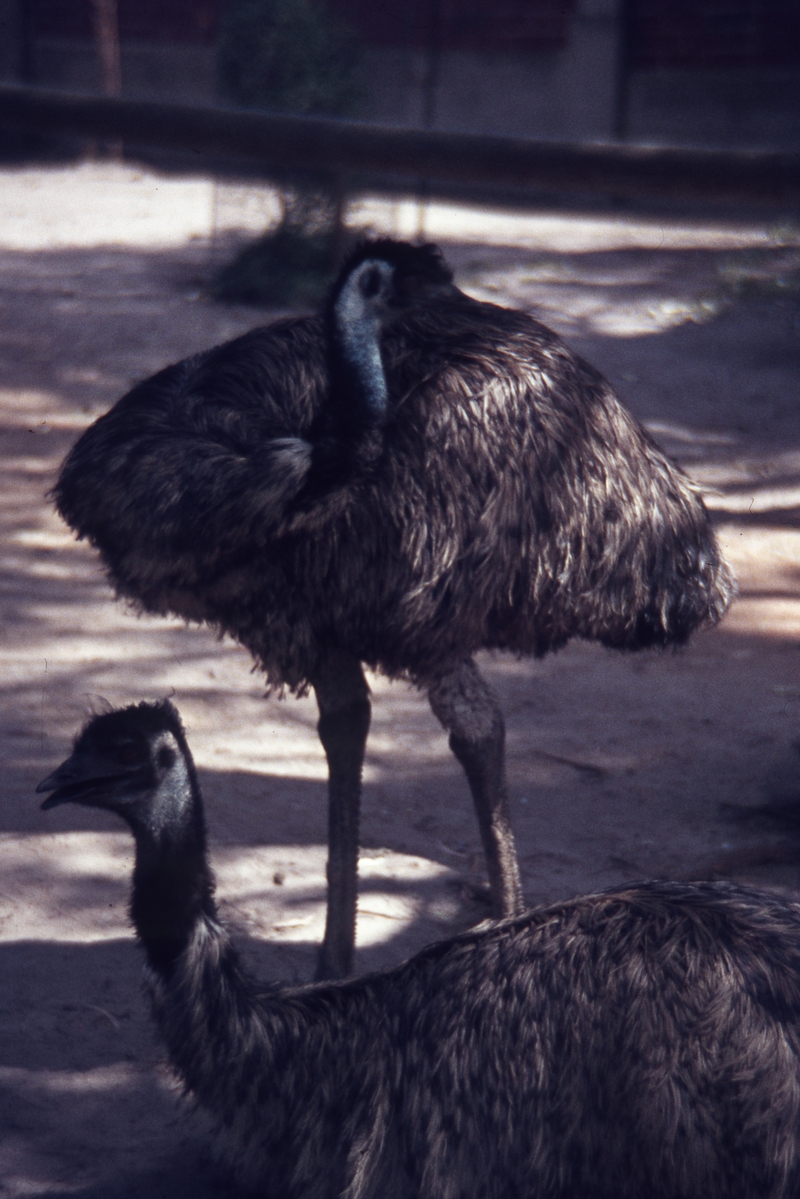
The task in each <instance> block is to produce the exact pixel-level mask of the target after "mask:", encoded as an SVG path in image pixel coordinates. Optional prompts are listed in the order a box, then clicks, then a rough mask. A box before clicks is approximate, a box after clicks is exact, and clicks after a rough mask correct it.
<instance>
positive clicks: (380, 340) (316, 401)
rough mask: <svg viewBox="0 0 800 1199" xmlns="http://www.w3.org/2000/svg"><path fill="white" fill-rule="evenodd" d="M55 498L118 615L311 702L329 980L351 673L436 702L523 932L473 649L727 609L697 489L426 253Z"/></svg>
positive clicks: (494, 743) (348, 859) (121, 447)
mask: <svg viewBox="0 0 800 1199" xmlns="http://www.w3.org/2000/svg"><path fill="white" fill-rule="evenodd" d="M54 494H55V498H56V502H57V505H58V509H59V511H60V512H61V514H62V515H63V517H64V518H65V520H66V521H67V522H68V523H69V524H70V525H71V526H72V528H73V529H75V530H76V531H77V532H78V534H79V535H80V536H82V537H88V538H90V540H91V541H92V542H93V544H95V545H96V546H97V547H98V549H99V550H100V552H101V555H102V557H103V561H104V563H105V565H106V567H107V569H108V572H109V576H110V578H111V580H112V582H113V583H114V585H115V587H116V589H117V591H118V592H119V593H120V594H121V595H123V596H126V597H128V598H129V599H132V600H133V601H134V602H135V603H137V604H138V605H139V606H140V607H142V608H144V609H145V610H147V611H149V612H159V613H166V612H174V613H177V614H179V615H181V616H184V617H186V618H187V619H188V620H196V621H205V622H207V623H209V624H211V625H213V626H214V627H216V628H218V629H220V630H222V631H225V632H227V633H229V634H231V635H232V636H234V637H236V638H237V639H238V640H239V641H240V642H241V643H242V644H243V645H245V646H246V647H247V648H248V649H249V650H250V652H251V653H252V654H253V656H254V658H255V659H256V661H257V662H258V663H259V664H260V665H261V666H262V667H263V669H264V671H265V672H266V675H267V677H268V679H269V681H270V682H271V683H273V684H276V685H279V686H283V685H285V686H288V687H289V688H290V689H292V690H294V691H297V692H301V691H303V690H304V689H305V688H306V687H307V686H308V684H309V683H311V684H313V685H314V687H315V690H316V692H317V698H318V700H319V703H320V710H321V721H320V735H321V737H322V740H323V744H324V745H325V749H326V753H327V754H328V759H329V764H330V770H331V820H330V829H331V833H330V836H331V855H332V856H331V866H330V869H329V877H330V880H331V893H332V894H333V892H334V891H335V890H336V888H338V887H339V885H340V882H341V880H347V879H349V880H350V881H349V882H347V883H346V887H345V889H346V890H347V898H343V899H341V901H337V903H340V906H342V905H343V907H342V911H344V908H345V907H346V908H347V909H348V911H349V913H350V914H349V915H348V916H346V917H345V916H343V917H342V920H343V924H342V929H343V931H341V932H340V933H337V934H336V939H338V940H339V941H341V942H342V945H343V944H344V942H345V941H347V939H348V938H349V939H350V950H345V949H343V948H342V947H341V945H340V947H339V949H337V950H336V953H335V955H334V956H335V959H336V960H335V962H332V961H329V962H328V963H327V965H324V966H323V967H322V969H323V970H332V971H334V972H338V973H341V972H343V971H346V970H347V969H348V968H349V957H348V954H349V952H350V951H351V949H352V925H353V921H354V919H355V859H356V854H357V835H358V831H357V830H358V815H357V805H358V787H359V776H360V769H361V761H362V759H363V751H364V743H365V739H366V733H367V728H368V724H369V703H368V699H367V694H368V693H367V688H366V684H365V682H364V679H363V675H362V674H361V671H360V666H359V664H360V663H367V664H368V665H369V666H371V667H373V668H374V669H376V670H380V671H383V672H384V673H385V674H388V675H390V676H402V675H405V676H407V677H409V678H411V679H413V680H415V681H416V682H417V683H419V684H420V685H422V686H425V687H427V689H428V692H429V696H430V700H431V704H432V707H433V710H434V712H435V713H436V715H437V717H438V718H439V719H440V720H441V722H442V724H443V725H444V726H445V728H446V729H447V730H448V732H449V733H450V735H451V740H450V743H451V746H452V748H453V750H454V752H455V753H456V756H457V757H458V759H459V761H460V762H461V763H462V765H463V766H464V768H465V771H466V773H467V777H468V779H469V782H470V785H471V788H472V792H473V797H474V799H475V803H476V809H477V812H478V819H479V824H480V828H481V835H482V838H483V843H484V848H485V850H486V854H487V860H488V865H489V874H490V881H491V883H492V889H493V896H494V903H495V913H496V914H497V915H503V914H505V915H508V914H511V913H512V912H513V911H514V910H516V909H517V908H518V906H519V903H520V899H521V893H520V888H519V876H518V872H517V867H516V859H515V855H514V848H513V838H512V836H511V832H510V827H509V825H508V819H507V812H506V792H505V782H504V773H503V760H504V759H503V720H502V714H501V712H500V709H499V705H498V704H497V701H496V699H495V697H494V696H493V695H492V693H491V691H490V690H489V688H488V687H487V686H486V684H485V683H484V682H483V680H482V679H481V678H480V675H479V674H478V672H477V670H476V668H475V666H474V664H473V663H472V662H471V660H470V657H471V655H472V654H473V653H474V652H475V651H476V650H478V649H480V648H481V647H490V648H492V647H496V648H500V649H509V650H512V651H516V652H520V653H530V654H543V653H545V652H546V651H547V650H551V649H555V648H558V647H559V646H562V645H564V644H565V643H566V642H567V641H568V640H569V639H570V638H571V637H586V638H592V639H595V640H598V641H600V642H602V643H603V644H604V645H609V646H614V647H618V648H622V649H637V648H640V647H643V646H648V645H666V644H680V643H681V642H683V641H685V640H686V638H687V637H688V636H689V634H690V633H691V632H692V630H693V629H695V628H696V627H697V626H698V625H701V624H703V623H713V622H715V621H716V620H718V619H719V618H720V616H721V615H722V614H723V612H724V611H725V609H726V607H727V605H728V603H729V601H730V598H731V594H732V590H733V584H732V580H731V575H730V573H729V571H728V568H727V567H726V565H725V564H724V562H723V561H722V559H721V557H720V554H719V550H718V547H717V543H716V540H715V537H714V533H713V530H712V528H711V525H710V523H709V520H708V515H707V513H706V511H705V509H704V507H703V503H702V500H701V498H700V496H699V494H698V493H697V491H696V489H695V488H694V487H693V486H692V485H691V484H690V482H689V481H688V480H687V478H686V476H685V475H684V474H683V473H682V472H681V471H680V470H679V468H678V467H676V466H675V465H674V464H673V463H671V462H670V461H669V460H668V459H667V458H666V457H665V455H664V454H663V453H662V452H661V451H660V450H659V449H658V447H657V446H656V445H655V444H654V443H653V441H652V439H651V438H650V437H649V436H648V434H647V433H646V432H645V431H644V430H643V429H642V427H641V426H640V425H639V424H638V423H637V421H636V420H634V418H633V417H632V416H631V415H630V414H629V413H628V412H626V411H625V409H624V408H623V407H622V406H621V404H620V403H619V401H618V400H617V398H616V397H615V395H614V393H613V392H612V390H611V388H610V387H609V385H608V384H607V383H606V382H605V380H604V379H603V378H602V377H601V376H600V375H599V374H598V373H597V372H596V371H595V370H594V369H593V368H592V367H590V366H589V365H587V363H585V362H583V361H582V360H581V359H580V358H578V357H577V356H576V355H575V354H573V353H572V352H571V351H570V350H569V349H567V347H566V346H565V345H564V344H563V342H561V341H560V339H559V338H558V337H557V336H556V335H555V334H554V333H552V332H551V331H550V330H549V329H546V328H545V327H544V326H543V325H541V324H539V323H538V322H537V321H535V320H533V319H532V318H531V317H529V316H527V315H525V314H524V313H522V312H516V311H511V310H509V309H505V308H499V307H497V306H496V305H493V304H484V303H479V302H477V301H476V300H472V299H470V298H469V297H467V296H465V295H464V294H463V293H462V292H460V291H458V289H457V288H455V287H454V286H453V285H452V283H451V282H450V273H449V271H448V270H447V268H446V266H445V264H444V262H443V260H442V259H441V256H440V255H439V253H438V251H437V250H436V249H435V247H422V248H419V249H415V248H413V247H411V246H406V245H403V244H402V243H395V242H387V241H381V242H375V243H366V244H365V245H364V246H362V247H361V248H360V249H359V250H358V251H356V253H355V254H354V255H353V256H352V257H351V259H350V260H349V261H348V262H347V263H346V264H345V267H344V268H343V271H342V273H341V275H340V278H339V280H338V281H337V284H336V285H335V287H334V289H333V291H332V294H331V297H330V300H329V302H328V304H327V306H326V309H325V312H324V313H323V316H322V317H319V318H317V317H301V318H294V319H290V320H284V321H279V322H277V323H276V324H274V325H270V326H269V327H267V328H263V329H254V330H253V331H252V332H250V333H247V334H246V335H245V336H244V337H240V338H238V339H237V340H236V341H233V342H230V343H228V344H227V345H223V346H220V347H218V348H217V349H213V350H210V351H208V352H207V353H204V354H200V355H198V356H196V357H195V358H191V359H187V360H186V361H185V362H182V363H179V364H178V365H177V366H172V367H169V368H167V369H166V370H164V371H162V372H161V373H160V374H158V375H156V376H154V377H153V378H152V379H148V380H146V381H145V382H144V383H141V384H140V385H139V386H138V387H136V388H134V390H133V391H131V392H130V393H129V394H128V395H127V396H125V397H124V398H123V399H121V400H120V401H119V402H118V403H117V404H116V405H115V406H114V407H113V408H112V409H111V411H110V412H109V413H107V415H105V416H103V417H101V418H100V419H99V420H98V421H96V422H95V424H94V425H92V426H91V428H90V429H88V430H87V431H86V432H85V433H84V434H83V436H82V437H81V438H80V439H79V440H78V442H77V444H76V445H75V447H74V448H73V450H72V451H71V453H70V454H69V456H68V458H67V460H66V462H65V463H64V466H63V468H62V471H61V475H60V478H59V480H58V483H57V485H56V488H55V492H54ZM334 760H335V762H334ZM337 780H338V781H337ZM337 797H338V798H337ZM334 843H336V845H338V846H339V848H336V849H334ZM341 885H342V886H345V883H344V882H341ZM332 903H333V901H332ZM348 927H349V931H348ZM332 935H333V934H332ZM326 940H327V937H326Z"/></svg>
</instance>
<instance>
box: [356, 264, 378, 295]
mask: <svg viewBox="0 0 800 1199" xmlns="http://www.w3.org/2000/svg"><path fill="white" fill-rule="evenodd" d="M360 287H361V294H362V296H363V297H364V299H365V300H371V299H372V297H373V296H376V295H377V294H378V292H379V291H380V289H381V273H380V271H379V270H378V268H377V267H376V266H373V267H370V269H369V270H368V271H365V272H364V274H363V275H362V276H361V284H360Z"/></svg>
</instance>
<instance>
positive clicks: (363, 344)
mask: <svg viewBox="0 0 800 1199" xmlns="http://www.w3.org/2000/svg"><path fill="white" fill-rule="evenodd" d="M393 274H394V270H393V268H392V267H391V266H390V265H389V263H386V262H381V261H374V260H367V261H366V262H364V263H362V264H361V266H360V267H359V268H358V269H357V270H356V271H354V273H353V274H352V275H351V277H350V278H349V279H348V280H347V282H346V283H345V285H344V287H343V288H342V291H341V293H340V295H339V297H338V299H337V301H336V304H335V307H334V319H335V323H336V332H337V334H338V341H339V350H340V353H341V356H342V360H343V362H344V364H345V366H346V367H347V368H348V370H347V373H348V375H350V376H351V380H350V382H351V386H354V387H355V389H356V391H357V393H358V395H359V398H360V399H361V401H362V402H363V404H364V406H365V407H366V409H367V411H368V413H369V414H370V416H371V417H372V418H373V419H374V420H376V421H380V420H382V419H383V417H384V416H385V414H386V409H387V406H388V402H389V393H388V389H387V386H386V375H385V373H384V369H383V362H382V360H381V351H380V328H381V316H382V314H383V312H384V310H385V296H386V294H387V293H388V291H389V289H390V288H391V286H392V278H393Z"/></svg>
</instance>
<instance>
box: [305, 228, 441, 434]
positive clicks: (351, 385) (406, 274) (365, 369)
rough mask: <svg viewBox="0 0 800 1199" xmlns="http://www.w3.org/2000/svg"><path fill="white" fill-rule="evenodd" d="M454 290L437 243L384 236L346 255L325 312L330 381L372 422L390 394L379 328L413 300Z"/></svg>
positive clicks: (381, 416)
mask: <svg viewBox="0 0 800 1199" xmlns="http://www.w3.org/2000/svg"><path fill="white" fill-rule="evenodd" d="M454 290H455V289H454V288H453V284H452V272H451V271H450V269H449V267H448V266H447V264H446V263H445V261H444V259H443V258H442V255H441V251H440V250H439V249H438V248H437V247H436V246H432V245H427V246H412V245H409V244H408V243H407V242H397V241H392V240H390V239H388V238H383V239H381V240H378V241H366V242H362V243H361V244H360V245H359V246H357V247H356V249H355V250H354V251H353V253H352V254H351V255H350V256H349V257H348V258H347V259H346V261H345V263H344V265H343V266H342V269H341V271H340V272H339V276H338V278H337V280H336V282H335V283H334V285H333V287H332V289H331V292H330V295H329V297H328V302H327V305H326V312H325V316H326V329H327V333H328V339H329V346H330V351H331V375H332V382H333V386H334V387H336V386H337V385H338V386H339V387H342V388H343V389H344V390H345V391H346V392H347V393H348V395H349V396H350V397H351V398H352V399H353V400H354V401H355V403H356V404H357V405H359V406H360V407H361V408H362V409H363V411H364V414H365V415H366V416H367V418H368V419H369V420H371V421H372V422H374V423H376V424H379V423H380V422H381V421H382V420H383V419H384V418H385V415H386V411H387V406H388V398H389V397H388V387H387V383H386V374H385V371H384V367H383V361H382V359H381V351H380V342H381V334H382V332H383V330H384V329H385V328H386V326H387V325H388V324H390V323H391V321H392V320H393V319H395V318H396V317H397V316H399V315H401V314H402V313H403V312H404V311H405V310H407V309H408V308H409V307H411V306H413V305H414V304H419V303H424V302H426V301H430V300H433V299H435V298H436V297H437V296H441V295H443V294H451V293H453V292H454Z"/></svg>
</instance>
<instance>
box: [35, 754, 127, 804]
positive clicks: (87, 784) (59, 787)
mask: <svg viewBox="0 0 800 1199" xmlns="http://www.w3.org/2000/svg"><path fill="white" fill-rule="evenodd" d="M88 765H89V763H87V762H86V761H85V760H81V758H80V757H79V756H76V755H75V754H73V755H72V756H71V757H69V758H67V760H66V762H62V763H61V765H60V766H59V767H58V769H57V770H54V771H53V773H52V774H48V776H47V778H46V779H42V781H41V783H39V786H38V787H37V788H36V792H37V794H39V795H41V793H42V792H43V791H52V793H53V794H52V795H48V797H47V799H46V800H45V801H44V803H43V804H42V811H43V812H46V811H48V809H49V808H56V807H58V805H59V804H62V803H86V804H89V805H90V806H94V805H93V800H96V799H97V797H98V795H105V794H107V792H108V789H109V786H110V785H111V784H113V783H115V782H119V780H120V779H121V778H125V777H126V776H125V775H124V774H101V775H98V773H97V770H96V769H94V770H87V766H88Z"/></svg>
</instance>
